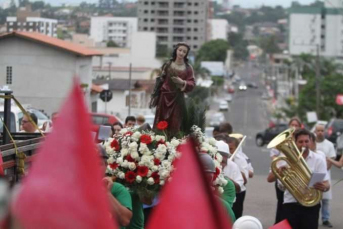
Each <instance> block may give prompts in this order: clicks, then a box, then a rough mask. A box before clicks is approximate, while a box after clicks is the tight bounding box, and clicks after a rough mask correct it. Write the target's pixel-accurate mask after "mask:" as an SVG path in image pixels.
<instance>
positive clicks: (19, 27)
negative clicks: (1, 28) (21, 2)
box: [6, 17, 57, 37]
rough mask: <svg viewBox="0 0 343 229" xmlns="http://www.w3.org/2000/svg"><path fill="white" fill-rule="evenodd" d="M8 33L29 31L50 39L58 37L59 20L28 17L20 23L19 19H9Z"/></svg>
mask: <svg viewBox="0 0 343 229" xmlns="http://www.w3.org/2000/svg"><path fill="white" fill-rule="evenodd" d="M6 22H7V32H13V31H27V32H39V33H42V34H45V35H47V36H50V37H57V33H56V31H57V28H56V26H57V20H55V19H49V18H41V17H27V18H26V20H25V21H19V20H18V18H17V17H7V18H6Z"/></svg>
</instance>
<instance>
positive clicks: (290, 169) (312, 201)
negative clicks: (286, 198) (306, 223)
mask: <svg viewBox="0 0 343 229" xmlns="http://www.w3.org/2000/svg"><path fill="white" fill-rule="evenodd" d="M293 132H294V128H291V129H288V130H285V131H284V132H282V133H281V134H279V135H278V136H276V137H275V138H274V139H273V140H272V141H271V142H270V143H269V144H268V147H267V148H269V149H270V148H276V149H278V150H279V151H280V152H282V153H283V154H284V155H285V156H280V157H277V158H275V159H274V160H273V161H272V164H271V169H272V171H273V173H274V175H275V176H276V177H277V178H278V179H279V180H280V181H281V183H282V184H283V185H284V186H285V188H286V189H287V190H288V191H289V192H290V193H291V194H292V195H293V197H294V198H295V199H296V200H297V201H298V202H299V203H300V204H301V205H303V206H305V207H312V206H315V205H317V204H318V203H319V201H320V200H321V199H322V192H320V191H318V190H316V189H314V188H309V187H308V184H309V182H310V179H311V171H310V169H309V168H308V166H307V163H306V161H305V159H304V158H303V157H302V154H301V153H300V152H299V150H298V147H297V146H296V145H295V142H294V141H293V139H292V135H293ZM280 161H282V162H286V164H287V166H286V169H284V170H282V172H279V170H278V168H277V163H278V162H280Z"/></svg>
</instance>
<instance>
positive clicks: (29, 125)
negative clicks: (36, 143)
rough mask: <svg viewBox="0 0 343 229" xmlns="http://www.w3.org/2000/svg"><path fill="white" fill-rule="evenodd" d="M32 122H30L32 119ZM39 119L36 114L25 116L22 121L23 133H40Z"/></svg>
mask: <svg viewBox="0 0 343 229" xmlns="http://www.w3.org/2000/svg"><path fill="white" fill-rule="evenodd" d="M29 117H30V118H31V120H32V122H31V121H30V118H29ZM37 123H38V119H37V116H36V115H35V114H34V113H29V112H27V115H26V114H25V115H24V117H23V119H22V120H21V129H22V131H21V132H26V133H39V130H38V128H37Z"/></svg>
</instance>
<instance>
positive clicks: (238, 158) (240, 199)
mask: <svg viewBox="0 0 343 229" xmlns="http://www.w3.org/2000/svg"><path fill="white" fill-rule="evenodd" d="M228 144H229V147H230V153H231V154H233V153H234V152H235V150H236V148H237V147H238V145H239V140H237V139H236V138H233V137H229V138H228ZM237 150H240V149H237ZM233 162H235V163H236V164H237V166H238V168H239V170H240V172H241V174H242V176H243V179H244V187H243V188H242V189H241V192H240V193H237V194H236V202H235V203H234V205H233V208H232V210H233V211H234V213H235V215H236V219H238V218H239V217H241V216H242V215H243V206H244V199H245V194H246V184H247V182H248V179H249V165H248V163H247V161H246V159H245V158H244V156H243V155H242V154H241V153H239V152H237V153H236V155H235V156H234V158H233Z"/></svg>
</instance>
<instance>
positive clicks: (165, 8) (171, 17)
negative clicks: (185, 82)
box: [138, 0, 209, 51]
mask: <svg viewBox="0 0 343 229" xmlns="http://www.w3.org/2000/svg"><path fill="white" fill-rule="evenodd" d="M208 11H209V1H207V0H139V1H138V31H153V32H156V35H157V43H158V44H159V45H162V46H167V47H168V48H173V46H174V45H175V44H177V43H178V42H187V43H188V44H189V45H190V46H191V49H192V50H193V51H197V50H198V49H199V48H200V47H201V45H202V44H203V43H205V41H206V40H207V36H208V34H207V32H208V31H207V28H208V22H207V19H208V14H209V12H208Z"/></svg>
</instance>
